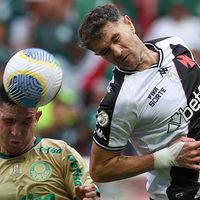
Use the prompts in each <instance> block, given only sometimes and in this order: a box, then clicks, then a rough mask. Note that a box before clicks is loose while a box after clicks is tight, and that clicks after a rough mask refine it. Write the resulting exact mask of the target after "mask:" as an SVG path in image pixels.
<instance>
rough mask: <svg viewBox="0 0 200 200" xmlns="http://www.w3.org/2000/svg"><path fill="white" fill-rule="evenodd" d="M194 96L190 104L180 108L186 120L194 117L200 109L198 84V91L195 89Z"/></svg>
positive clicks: (199, 87)
mask: <svg viewBox="0 0 200 200" xmlns="http://www.w3.org/2000/svg"><path fill="white" fill-rule="evenodd" d="M193 95H194V98H192V99H191V100H190V102H189V103H188V106H186V107H185V108H184V109H182V108H180V109H179V112H180V114H181V115H182V116H183V118H184V119H185V121H186V122H188V121H189V120H191V119H192V117H193V116H194V114H195V113H196V112H199V110H200V85H199V86H198V92H196V91H193Z"/></svg>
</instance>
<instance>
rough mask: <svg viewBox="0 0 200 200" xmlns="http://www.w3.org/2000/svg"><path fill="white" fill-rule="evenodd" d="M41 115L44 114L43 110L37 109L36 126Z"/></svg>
mask: <svg viewBox="0 0 200 200" xmlns="http://www.w3.org/2000/svg"><path fill="white" fill-rule="evenodd" d="M41 115H42V111H41V110H39V111H37V113H36V116H35V118H36V120H35V126H36V125H37V123H38V121H39V119H40V117H41Z"/></svg>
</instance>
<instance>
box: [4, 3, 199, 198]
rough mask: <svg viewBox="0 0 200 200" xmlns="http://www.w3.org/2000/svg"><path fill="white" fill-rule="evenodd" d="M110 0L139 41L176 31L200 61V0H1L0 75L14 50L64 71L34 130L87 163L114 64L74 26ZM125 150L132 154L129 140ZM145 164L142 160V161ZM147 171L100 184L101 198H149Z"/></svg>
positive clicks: (172, 33) (126, 153)
mask: <svg viewBox="0 0 200 200" xmlns="http://www.w3.org/2000/svg"><path fill="white" fill-rule="evenodd" d="M108 2H113V3H116V5H117V6H118V7H119V9H120V10H121V12H122V13H123V14H127V15H129V16H130V18H131V19H132V21H133V23H134V25H135V27H136V32H137V34H138V36H139V37H140V38H141V39H142V40H143V41H145V40H148V39H154V38H156V37H163V36H170V35H177V36H179V37H181V38H182V39H183V40H184V41H185V42H186V44H187V45H188V46H189V47H190V49H191V50H192V52H193V53H194V56H195V58H196V61H197V62H200V1H199V0H190V1H188V0H175V1H174V0H17V1H16V0H0V79H2V74H3V71H4V67H5V65H6V63H7V61H8V60H9V59H10V57H11V56H12V55H14V54H15V53H16V52H17V51H19V50H21V49H24V48H29V47H38V48H43V49H45V50H47V51H49V52H50V53H52V54H53V55H54V56H55V57H56V58H57V59H58V60H59V62H60V64H61V67H62V68H63V71H64V82H63V86H62V89H61V91H60V93H59V95H58V96H57V97H56V99H55V100H53V101H52V102H51V103H49V104H48V105H47V106H44V107H41V109H42V110H43V111H44V113H43V116H42V118H41V121H40V123H39V124H38V126H37V129H36V135H37V136H39V137H41V138H43V137H50V138H55V139H62V140H65V141H66V142H67V143H68V144H69V145H71V146H72V147H74V148H75V149H76V150H77V151H78V152H79V153H80V154H81V155H82V156H83V157H84V158H85V160H86V162H87V163H88V162H89V156H90V148H91V142H92V133H93V129H94V126H95V114H96V109H97V106H98V104H99V102H100V100H101V99H102V97H103V96H104V95H105V93H106V86H107V83H108V82H109V81H110V79H111V77H112V68H113V65H112V64H110V63H108V62H106V61H104V60H103V59H102V58H100V57H97V56H94V55H93V53H92V52H90V51H87V50H84V49H80V48H79V47H78V34H77V30H78V27H79V24H80V23H81V21H82V19H83V17H84V16H85V14H86V13H87V12H88V11H89V10H91V9H92V8H94V7H96V6H98V5H103V4H105V3H108ZM123 154H125V155H136V152H135V150H134V148H133V147H132V146H131V145H130V144H129V143H128V144H127V146H126V148H125V149H124V151H123ZM144 164H145V163H144ZM145 182H146V178H145V174H143V175H140V176H137V177H134V178H130V179H126V180H122V181H116V182H112V183H101V184H98V186H99V188H100V191H101V193H102V200H147V199H148V194H147V192H146V191H145Z"/></svg>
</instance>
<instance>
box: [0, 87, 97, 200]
mask: <svg viewBox="0 0 200 200" xmlns="http://www.w3.org/2000/svg"><path fill="white" fill-rule="evenodd" d="M41 114H42V111H38V110H37V108H25V107H22V106H19V105H16V104H15V103H13V102H12V101H11V100H10V99H9V97H8V95H7V94H6V92H5V90H4V87H3V84H2V83H1V84H0V199H2V200H11V199H12V200H33V199H34V200H94V199H95V200H98V199H100V197H99V191H98V188H97V186H96V185H95V184H94V182H93V181H92V179H91V177H90V175H89V171H88V167H87V165H86V163H85V162H84V160H83V158H82V157H81V156H80V154H79V153H78V152H77V151H76V150H75V149H73V148H71V147H70V146H68V145H67V143H65V142H64V141H61V140H53V139H40V138H37V137H35V136H34V127H35V126H36V124H37V122H38V120H39V118H40V116H41Z"/></svg>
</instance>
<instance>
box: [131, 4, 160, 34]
mask: <svg viewBox="0 0 200 200" xmlns="http://www.w3.org/2000/svg"><path fill="white" fill-rule="evenodd" d="M132 1H133V2H135V7H136V8H135V12H136V14H135V18H136V20H135V21H136V26H137V27H136V29H137V32H138V33H137V34H138V35H139V36H140V37H141V38H142V37H143V36H144V34H145V33H146V31H147V30H148V28H149V25H150V24H151V23H152V22H153V21H154V20H155V19H156V17H157V16H158V3H160V0H159V1H158V0H132ZM134 25H135V24H134Z"/></svg>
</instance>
